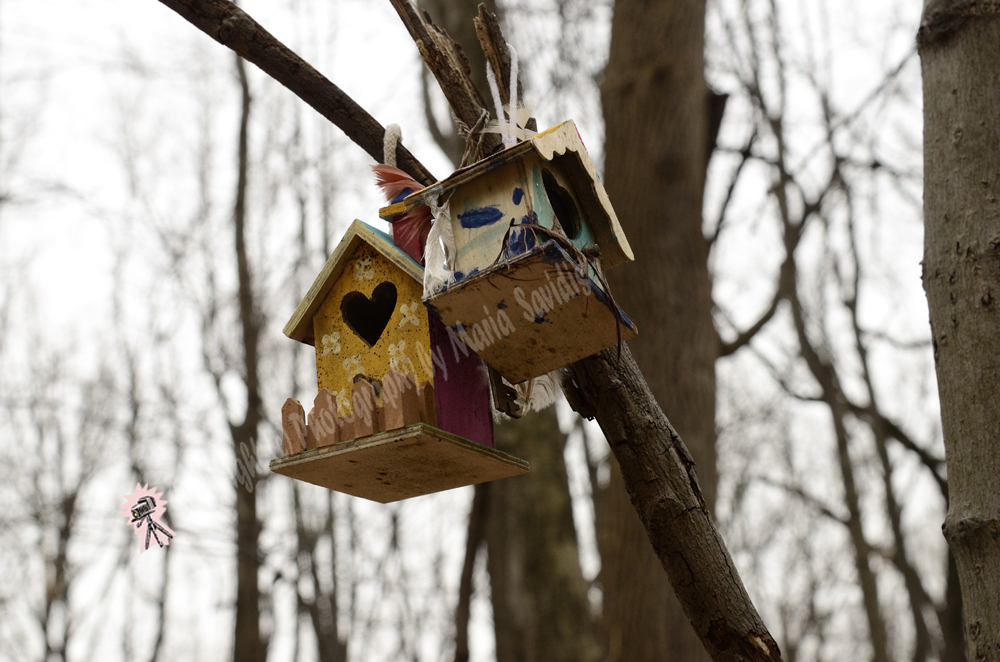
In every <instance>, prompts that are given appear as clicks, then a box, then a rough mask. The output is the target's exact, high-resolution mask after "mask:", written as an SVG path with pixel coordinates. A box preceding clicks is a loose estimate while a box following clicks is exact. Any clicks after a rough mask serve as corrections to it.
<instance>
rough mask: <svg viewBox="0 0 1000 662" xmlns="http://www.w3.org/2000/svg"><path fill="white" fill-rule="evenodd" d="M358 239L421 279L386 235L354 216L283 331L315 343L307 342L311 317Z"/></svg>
mask: <svg viewBox="0 0 1000 662" xmlns="http://www.w3.org/2000/svg"><path fill="white" fill-rule="evenodd" d="M361 242H364V243H366V244H368V245H369V246H371V247H372V248H374V249H375V250H377V251H378V252H379V253H381V254H382V255H383V256H384V257H385V258H386V259H387V260H389V261H390V262H392V263H393V264H395V265H396V266H397V267H399V268H400V269H401V270H402V271H403V272H404V273H406V274H408V275H409V276H410V277H411V278H413V279H414V280H416V281H417V282H419V283H422V282H423V279H424V270H423V267H421V266H420V265H419V264H418V263H417V262H416V261H414V260H413V259H412V258H411V257H410V256H409V255H407V254H405V253H403V251H401V250H400V249H399V248H398V247H397V246H396V245H395V244H393V243H391V240H390V238H389V236H388V235H386V234H385V233H383V232H381V231H379V230H377V229H375V228H373V227H371V226H370V225H368V224H367V223H365V222H364V221H360V220H357V219H355V220H354V222H353V223H351V225H350V227H348V228H347V232H345V233H344V237H343V238H342V239H341V240H340V243H339V244H337V247H336V248H335V249H334V250H333V253H332V254H331V255H330V258H329V259H328V260H327V261H326V264H325V265H323V269H322V270H321V271H320V272H319V275H318V276H316V280H314V281H313V284H312V286H311V287H310V288H309V291H308V292H307V293H306V295H305V296H304V297H303V298H302V301H300V302H299V305H298V306H296V307H295V312H293V313H292V316H291V318H289V320H288V322H287V323H286V324H285V328H284V334H285V335H286V336H288V337H289V338H291V339H292V340H298V341H299V342H302V343H306V344H307V345H313V344H315V340H313V342H309V341H310V340H311V339H312V338H311V335H312V319H313V317H314V316H315V315H316V311H317V310H318V309H319V307H320V304H322V303H323V300H324V299H325V298H326V295H327V294H328V293H329V292H330V289H331V288H332V287H333V283H334V281H335V280H337V278H339V277H340V274H342V273H343V271H344V264H343V263H344V261H345V259H346V258H347V257H349V256H350V255H352V254H353V253H354V250H355V249H356V248H357V245H358V244H359V243H361Z"/></svg>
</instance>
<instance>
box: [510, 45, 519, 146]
mask: <svg viewBox="0 0 1000 662" xmlns="http://www.w3.org/2000/svg"><path fill="white" fill-rule="evenodd" d="M507 50H508V51H510V93H509V94H508V96H507V99H508V100H509V103H508V104H507V115H508V116H509V117H510V124H511V128H512V129H513V128H514V127H515V126H517V116H518V112H517V111H518V108H519V106H520V104H519V103H518V102H517V101H518V100H517V51H515V50H514V47H513V46H512V45H510V44H507ZM511 138H512V139H511V141H510V142H511V146H513V144H514V140H513V136H512V137H511Z"/></svg>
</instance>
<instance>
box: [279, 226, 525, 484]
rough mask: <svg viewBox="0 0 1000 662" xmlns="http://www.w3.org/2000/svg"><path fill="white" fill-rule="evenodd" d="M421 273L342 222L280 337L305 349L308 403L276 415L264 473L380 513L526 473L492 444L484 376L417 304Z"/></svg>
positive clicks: (371, 232) (367, 233)
mask: <svg viewBox="0 0 1000 662" xmlns="http://www.w3.org/2000/svg"><path fill="white" fill-rule="evenodd" d="M422 292H423V268H422V267H421V266H420V265H419V264H418V263H417V262H415V261H414V260H413V259H412V258H410V257H409V256H408V255H406V254H405V253H403V252H402V251H400V250H399V249H398V248H397V247H396V246H395V244H394V243H393V241H392V238H391V237H389V236H388V235H386V234H384V233H382V232H380V231H378V230H376V229H374V228H372V227H370V226H368V225H366V224H364V223H362V222H361V221H354V223H353V224H352V225H351V227H350V228H349V229H348V231H347V234H346V235H345V236H344V238H343V240H342V241H341V242H340V244H339V245H338V246H337V249H336V250H335V251H334V253H333V255H332V256H331V257H330V259H329V260H328V261H327V263H326V266H325V267H324V268H323V271H322V272H321V273H320V275H319V276H318V277H317V279H316V281H315V282H314V283H313V285H312V287H311V288H310V290H309V293H308V294H307V295H306V296H305V298H304V299H303V300H302V302H301V303H299V305H298V308H296V310H295V313H294V315H292V318H291V320H290V321H289V322H288V324H287V325H286V326H285V335H287V336H289V337H290V338H292V339H294V340H298V341H299V342H303V343H306V344H308V345H312V346H314V347H315V349H316V378H317V385H318V388H319V394H318V395H317V396H316V400H315V402H314V406H313V408H312V410H311V411H310V412H309V414H308V415H306V413H305V411H304V409H303V407H302V406H301V405H300V404H299V403H298V402H297V401H295V400H293V399H289V400H288V401H286V402H285V405H284V407H283V408H282V429H283V446H284V457H282V458H278V459H275V460H272V461H271V470H272V471H275V472H277V473H280V474H284V475H286V476H291V477H292V478H297V479H300V480H304V481H306V482H309V483H314V484H316V485H321V486H323V487H327V488H329V489H332V490H336V491H339V492H345V493H347V494H352V495H354V496H360V497H364V498H366V499H371V500H373V501H379V502H382V503H388V502H390V501H396V500H399V499H404V498H408V497H412V496H418V495H421V494H428V493H431V492H437V491H440V490H446V489H451V488H454V487H460V486H463V485H471V484H475V483H481V482H485V481H488V480H495V479H497V478H506V477H508V476H513V475H518V474H522V473H525V472H527V470H528V464H527V462H525V461H524V460H520V459H518V458H515V457H512V456H510V455H507V454H505V453H502V452H500V451H498V450H496V448H495V447H494V444H493V421H492V411H491V408H490V391H489V389H490V386H489V380H488V377H487V371H486V366H485V365H484V364H483V362H482V361H481V360H480V359H479V357H477V356H476V355H475V354H473V353H472V352H470V351H469V350H468V348H467V347H466V346H465V345H464V344H463V343H462V342H461V341H460V340H459V339H458V338H457V337H455V336H454V334H452V333H450V332H449V331H448V330H447V328H446V327H445V326H444V325H443V324H441V322H440V321H439V320H437V319H436V318H435V317H433V316H431V315H428V313H427V308H426V307H425V306H424V305H423V304H422V303H421V295H422Z"/></svg>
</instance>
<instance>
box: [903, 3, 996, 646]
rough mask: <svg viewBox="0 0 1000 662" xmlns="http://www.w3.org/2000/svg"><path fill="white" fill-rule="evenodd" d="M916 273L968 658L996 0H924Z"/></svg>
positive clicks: (980, 488) (989, 471) (992, 496)
mask: <svg viewBox="0 0 1000 662" xmlns="http://www.w3.org/2000/svg"><path fill="white" fill-rule="evenodd" d="M917 45H918V51H919V53H920V63H921V69H922V74H923V88H924V230H925V232H924V259H923V282H924V291H925V292H926V294H927V304H928V309H929V312H930V324H931V337H932V343H933V347H934V367H935V371H936V374H937V383H938V392H939V396H940V399H941V423H942V432H943V436H944V444H945V451H946V454H947V459H948V515H947V516H946V518H945V522H944V535H945V538H946V539H947V541H948V545H949V547H950V548H951V552H952V554H953V555H954V559H955V566H956V568H957V572H958V578H959V583H960V584H961V588H962V616H963V619H964V621H965V634H966V642H967V644H968V658H969V659H970V660H977V661H980V660H981V661H983V662H997V661H1000V481H998V480H997V476H1000V452H998V442H1000V205H998V204H997V198H998V196H1000V124H998V122H997V116H998V115H1000V2H997V1H996V0H992V1H985V2H973V1H970V0H930V1H928V2H926V3H925V4H924V14H923V18H922V21H921V25H920V32H919V33H918V36H917Z"/></svg>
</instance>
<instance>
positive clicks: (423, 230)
mask: <svg viewBox="0 0 1000 662" xmlns="http://www.w3.org/2000/svg"><path fill="white" fill-rule="evenodd" d="M372 170H374V171H375V183H376V184H378V186H379V188H380V189H382V193H384V194H385V197H386V200H388V201H389V202H392V203H396V202H399V201H400V200H402V199H403V198H405V197H406V196H408V195H410V193H413V192H415V191H419V190H420V189H422V188H424V187H423V186H421V185H420V183H418V182H417V181H416V180H415V179H413V177H410V176H409V175H408V174H406V173H405V172H403V171H402V170H400V169H399V168H395V167H393V166H389V165H375V166H372ZM389 223H390V225H391V227H392V239H393V241H395V242H396V246H397V247H399V248H400V250H402V251H403V252H405V253H406V254H407V255H409V256H410V257H412V258H413V259H414V260H416V261H417V262H419V263H420V264H423V263H424V247H425V246H426V245H427V235H428V234H429V233H430V231H431V223H432V217H431V209H430V207H427V206H426V205H422V206H420V207H417V208H416V209H413V210H411V211H408V212H405V213H403V214H398V215H397V216H395V217H393V218H392V219H390V221H389Z"/></svg>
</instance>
